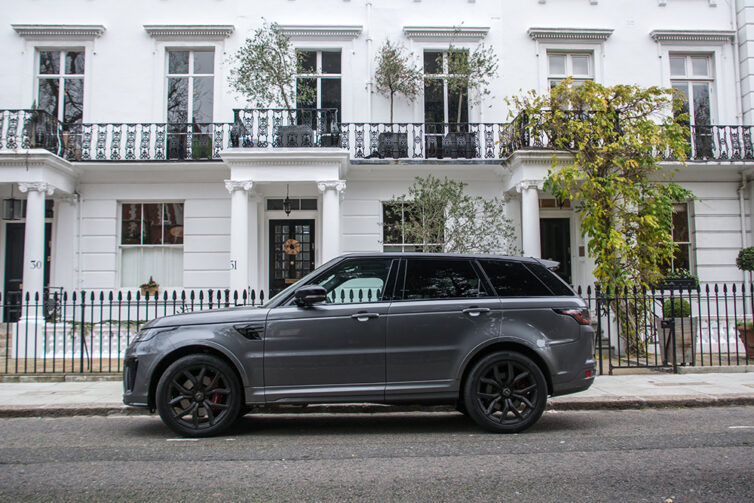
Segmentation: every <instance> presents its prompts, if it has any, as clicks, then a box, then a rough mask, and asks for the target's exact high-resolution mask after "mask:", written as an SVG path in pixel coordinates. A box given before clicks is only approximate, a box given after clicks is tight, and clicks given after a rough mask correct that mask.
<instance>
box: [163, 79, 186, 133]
mask: <svg viewBox="0 0 754 503" xmlns="http://www.w3.org/2000/svg"><path fill="white" fill-rule="evenodd" d="M168 122H171V123H178V124H185V123H187V122H188V78H186V77H180V78H174V77H171V78H169V79H168Z"/></svg>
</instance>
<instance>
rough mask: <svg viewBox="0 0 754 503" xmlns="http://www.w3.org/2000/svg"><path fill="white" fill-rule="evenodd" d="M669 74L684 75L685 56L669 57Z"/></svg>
mask: <svg viewBox="0 0 754 503" xmlns="http://www.w3.org/2000/svg"><path fill="white" fill-rule="evenodd" d="M670 75H681V76H682V75H686V58H685V57H680V56H671V57H670Z"/></svg>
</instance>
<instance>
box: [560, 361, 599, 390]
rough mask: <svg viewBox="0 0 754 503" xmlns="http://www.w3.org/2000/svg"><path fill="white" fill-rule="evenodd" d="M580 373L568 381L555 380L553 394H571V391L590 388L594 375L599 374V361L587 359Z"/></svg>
mask: <svg viewBox="0 0 754 503" xmlns="http://www.w3.org/2000/svg"><path fill="white" fill-rule="evenodd" d="M579 374H580V375H578V376H577V377H575V378H573V379H570V380H568V381H562V382H553V384H552V388H553V389H552V393H551V395H552V396H560V395H569V394H571V393H578V392H579V391H584V390H587V389H589V386H591V385H592V383H594V377H595V376H596V374H597V361H596V360H587V361H586V363H585V365H584V368H583V370H582V371H581V372H580V373H579ZM587 376H589V377H587Z"/></svg>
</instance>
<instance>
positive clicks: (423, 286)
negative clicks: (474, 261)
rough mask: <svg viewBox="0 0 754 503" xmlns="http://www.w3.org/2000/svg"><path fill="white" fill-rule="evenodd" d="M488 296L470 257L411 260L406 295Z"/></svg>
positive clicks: (415, 297) (423, 297) (419, 296)
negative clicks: (465, 258) (467, 258)
mask: <svg viewBox="0 0 754 503" xmlns="http://www.w3.org/2000/svg"><path fill="white" fill-rule="evenodd" d="M485 295H487V292H486V290H485V288H484V284H483V283H482V281H481V280H480V278H479V276H478V275H477V273H476V271H475V270H474V267H473V266H472V265H471V262H469V261H468V260H442V259H437V260H432V259H425V260H422V259H409V260H408V261H407V267H406V283H405V287H404V292H403V298H404V299H406V300H411V299H453V298H463V297H480V296H485Z"/></svg>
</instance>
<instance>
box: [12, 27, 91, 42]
mask: <svg viewBox="0 0 754 503" xmlns="http://www.w3.org/2000/svg"><path fill="white" fill-rule="evenodd" d="M11 26H12V27H13V29H14V30H15V32H16V33H18V35H19V36H21V37H23V38H25V39H27V40H94V39H95V38H99V37H101V36H102V34H103V33H105V27H104V26H103V25H101V24H12V25H11Z"/></svg>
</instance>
